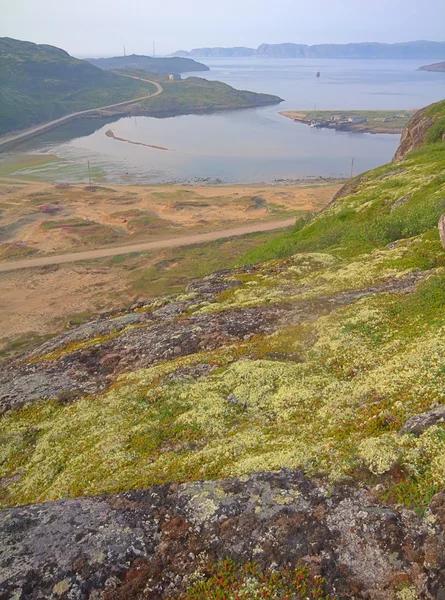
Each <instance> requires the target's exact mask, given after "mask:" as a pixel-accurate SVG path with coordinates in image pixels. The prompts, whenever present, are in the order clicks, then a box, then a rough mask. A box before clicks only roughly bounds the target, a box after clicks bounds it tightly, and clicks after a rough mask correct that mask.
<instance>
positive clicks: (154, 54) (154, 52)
mask: <svg viewBox="0 0 445 600" xmlns="http://www.w3.org/2000/svg"><path fill="white" fill-rule="evenodd" d="M155 56H156V47H155V43H154V42H153V58H154V57H155Z"/></svg>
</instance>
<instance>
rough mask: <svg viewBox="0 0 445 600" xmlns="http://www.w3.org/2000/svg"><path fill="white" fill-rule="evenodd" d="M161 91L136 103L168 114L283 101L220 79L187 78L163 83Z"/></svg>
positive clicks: (147, 110) (148, 110) (151, 111)
mask: <svg viewBox="0 0 445 600" xmlns="http://www.w3.org/2000/svg"><path fill="white" fill-rule="evenodd" d="M162 86H163V88H164V93H163V94H162V96H156V97H154V98H150V99H148V100H143V101H142V102H140V103H139V106H140V107H141V108H142V111H143V114H147V115H153V116H161V117H162V116H164V115H166V116H168V115H175V114H178V115H179V114H187V113H193V112H206V111H214V110H224V109H236V108H251V107H255V106H267V105H269V104H279V103H280V102H282V101H283V100H282V99H281V98H279V97H278V96H273V95H272V94H260V93H257V92H249V91H245V90H236V89H235V88H233V87H231V86H230V85H227V84H226V83H222V82H221V81H208V80H207V79H201V78H200V77H189V78H187V79H183V80H181V81H166V82H165V83H164V82H163V83H162Z"/></svg>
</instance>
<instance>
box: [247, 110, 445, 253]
mask: <svg viewBox="0 0 445 600" xmlns="http://www.w3.org/2000/svg"><path fill="white" fill-rule="evenodd" d="M427 115H430V116H433V117H434V119H435V124H434V125H433V127H431V129H430V130H429V132H428V134H427V140H426V142H425V144H424V145H423V146H422V147H421V148H419V149H418V150H416V151H415V152H412V153H410V154H409V155H408V156H407V157H406V158H405V160H404V161H403V163H390V164H387V165H384V166H383V167H380V168H378V169H374V170H373V171H370V172H368V173H365V174H364V175H361V176H359V177H357V178H356V179H355V180H353V182H352V184H350V185H351V189H353V193H351V194H349V195H345V196H344V197H342V198H340V199H339V200H338V201H337V202H335V203H334V204H333V205H332V206H331V207H330V208H328V209H327V210H326V211H325V212H324V213H323V214H322V215H321V216H319V217H317V218H316V219H315V220H313V221H312V222H311V223H310V224H309V225H307V224H306V222H305V221H303V220H302V221H299V222H297V224H296V226H295V228H294V230H293V231H289V232H286V233H284V234H283V235H282V236H281V238H279V239H276V240H273V241H272V242H271V243H270V244H266V245H265V246H263V247H260V248H257V249H256V250H254V251H252V252H251V253H249V254H248V255H247V256H246V257H245V258H244V259H243V260H242V261H241V262H244V263H250V262H261V261H263V260H268V259H271V258H282V257H284V256H289V255H290V254H293V253H295V252H318V251H326V250H329V251H333V252H335V253H336V254H337V255H341V256H355V255H357V254H362V253H366V252H370V251H371V250H372V249H374V248H378V247H383V246H386V245H387V244H389V243H391V242H394V241H396V240H399V239H401V238H409V237H412V236H416V235H419V234H421V233H424V232H427V231H430V230H435V229H436V228H437V223H438V220H439V217H440V215H441V214H442V212H443V211H444V200H443V186H444V183H445V174H444V173H445V152H444V145H443V143H442V142H441V139H442V135H443V133H444V132H445V102H441V103H439V104H436V105H433V106H432V107H430V109H429V112H428V113H427ZM408 194H410V197H409V198H407V199H406V202H405V203H403V204H402V205H401V206H400V207H399V208H397V209H395V210H392V207H393V205H394V203H395V202H397V201H399V200H401V199H402V198H404V197H405V196H407V195H408Z"/></svg>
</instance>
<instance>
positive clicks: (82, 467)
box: [0, 102, 445, 599]
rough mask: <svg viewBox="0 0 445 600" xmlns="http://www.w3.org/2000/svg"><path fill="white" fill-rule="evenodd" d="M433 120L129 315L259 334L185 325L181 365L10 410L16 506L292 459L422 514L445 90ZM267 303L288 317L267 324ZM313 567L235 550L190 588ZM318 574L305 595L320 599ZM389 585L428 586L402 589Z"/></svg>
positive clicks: (429, 468)
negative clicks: (264, 237) (265, 562)
mask: <svg viewBox="0 0 445 600" xmlns="http://www.w3.org/2000/svg"><path fill="white" fill-rule="evenodd" d="M423 118H428V119H431V121H432V124H431V126H430V127H429V129H428V131H427V132H426V133H425V135H424V137H423V139H422V140H421V143H420V144H419V143H417V149H416V150H414V151H411V152H408V153H407V154H406V156H405V157H403V159H402V160H399V161H398V162H394V163H392V164H388V165H385V166H383V167H381V168H379V169H376V170H373V171H370V172H368V173H365V174H364V175H361V176H360V177H358V178H356V179H355V180H353V181H352V182H351V183H350V184H348V185H347V186H345V187H344V188H343V190H342V191H341V192H340V193H339V194H337V198H336V200H335V201H334V202H333V203H331V204H330V205H329V206H328V207H327V208H326V209H325V210H324V211H323V212H322V213H321V214H320V215H319V216H317V217H315V218H312V219H309V218H307V217H306V218H305V219H303V220H300V221H297V224H296V225H295V227H294V228H293V229H291V230H289V231H287V232H286V233H283V234H280V235H278V236H275V237H274V238H273V239H272V240H271V241H270V242H269V243H266V244H264V245H262V246H261V247H259V248H256V249H255V250H252V251H250V252H249V253H248V254H247V255H245V256H244V257H243V258H242V259H241V260H240V261H239V264H238V267H237V268H235V269H234V270H228V271H225V272H223V273H222V274H221V275H220V281H222V282H223V284H224V285H223V286H222V287H221V290H220V291H218V292H217V293H214V294H213V295H212V296H211V297H210V296H208V297H203V296H202V294H200V292H199V289H200V288H199V285H198V286H197V287H196V286H195V287H194V288H193V287H192V288H191V289H189V290H188V292H187V293H186V294H182V295H179V296H174V297H168V298H163V299H160V300H158V301H156V302H152V303H147V304H146V305H141V306H138V307H136V308H134V310H133V313H134V314H135V315H136V314H139V315H140V314H142V313H147V315H155V314H157V313H156V311H158V310H163V311H164V313H163V314H167V312H168V310H169V306H170V307H171V309H176V308H178V307H180V310H179V312H178V313H177V316H175V319H176V320H175V323H176V326H177V327H181V326H183V327H184V328H185V331H186V333H187V332H188V335H190V336H193V335H195V333H196V330H197V328H198V329H199V327H198V324H199V323H200V322H203V320H204V319H208V321H206V322H209V323H213V322H217V320H218V319H222V318H225V317H226V316H227V318H229V317H230V318H233V319H235V318H237V319H239V321H238V322H239V323H242V315H244V314H253V315H255V314H257V315H258V316H257V320H258V322H259V324H258V330H257V331H256V332H253V333H252V332H250V333H249V332H248V333H247V334H245V335H244V334H243V335H241V334H240V335H239V337H238V339H235V338H236V336H235V334H234V335H233V336H232V338H231V339H226V340H224V339H223V338H222V335H223V334H222V330H220V329H218V330H215V331H212V330H211V329H210V328H209V331H208V333H207V337H206V339H205V342H203V343H202V344H201V345H200V347H199V348H198V349H197V350H196V349H195V350H193V351H189V352H182V350H181V344H182V341H181V339H180V338H181V335H182V334H180V333H178V334H175V335H174V336H173V338H172V339H171V340H170V341H171V343H172V344H173V346H174V347H173V349H172V353H171V354H170V355H169V356H170V358H169V359H168V360H166V359H162V358H159V359H158V360H154V361H153V364H152V365H151V366H148V367H146V368H139V369H133V370H131V371H129V370H128V369H124V368H122V369H121V371H120V372H119V373H118V375H117V376H116V377H115V378H114V379H112V381H111V382H110V384H109V385H108V386H107V388H106V389H104V390H103V391H101V392H99V393H94V394H90V395H88V394H84V395H83V396H82V397H76V398H72V397H67V398H65V399H63V398H62V399H61V398H60V397H59V398H57V399H55V398H42V399H40V400H36V401H32V402H27V403H26V404H24V405H23V406H19V407H16V408H14V407H12V408H11V409H10V410H7V411H5V413H4V415H3V417H2V423H1V433H0V435H1V439H2V442H3V443H2V455H1V463H0V464H1V470H0V477H3V478H5V480H6V479H7V480H8V481H9V482H10V483H9V484H8V485H7V486H5V487H4V488H3V491H2V503H3V506H17V505H21V504H26V503H31V502H43V501H48V500H56V499H60V498H70V497H76V496H85V495H93V494H101V493H115V492H124V491H126V490H136V489H140V488H147V487H149V486H152V485H155V484H163V483H167V482H185V481H193V480H202V479H206V480H209V479H216V478H224V477H230V476H238V477H243V476H244V475H247V474H249V473H252V472H261V471H276V470H279V469H282V468H283V467H285V468H289V469H302V470H304V472H305V473H306V474H307V475H309V476H311V477H314V478H319V479H323V480H324V481H327V482H329V483H330V484H348V485H352V486H356V487H359V488H360V487H368V488H372V489H374V490H375V493H376V494H377V496H378V497H379V498H380V500H381V501H382V502H385V503H389V504H394V505H404V506H406V507H409V508H412V509H414V510H415V511H417V513H418V514H419V515H423V514H424V513H425V511H426V510H427V508H428V506H429V503H430V501H431V499H432V497H433V496H434V495H435V494H437V493H438V492H440V491H441V490H443V488H444V486H445V424H444V422H443V418H442V419H441V418H439V416H438V418H437V419H433V418H429V419H428V418H426V417H425V418H420V425H419V423H418V424H417V426H416V427H410V423H412V419H413V418H414V417H418V416H419V415H425V414H426V413H429V412H430V411H433V410H436V413H434V414H437V415H440V411H439V412H437V409H439V408H440V407H441V406H443V404H444V395H445V392H444V377H445V348H444V344H443V339H444V334H445V313H444V311H443V307H444V306H445V251H444V248H443V247H442V245H441V242H440V238H439V232H438V228H437V224H438V221H439V218H440V216H441V215H442V213H443V212H444V210H445V145H444V143H443V141H442V138H443V134H444V132H445V102H441V103H439V104H437V105H434V106H432V107H429V108H428V109H427V110H426V111H425V112H424V114H423ZM252 263H255V266H251V265H252ZM246 265H247V267H246ZM203 285H205V281H204V282H203ZM166 311H167V312H166ZM243 311H245V312H243ZM247 311H251V312H249V313H248V312H247ZM255 311H256V312H255ZM172 314H173V313H172ZM266 314H274V315H278V316H277V317H276V319H275V321H274V323H273V326H271V328H270V329H269V330H267V328H263V329H262V330H261V321H262V320H263V318H264V317H263V316H264V315H266ZM132 318H133V317H132ZM212 319H213V321H212ZM144 326H145V325H142V324H141V323H140V322H139V323H136V324H134V323H133V324H132V323H129V324H128V326H126V327H125V328H124V329H120V330H118V329H116V330H114V331H111V332H108V333H107V334H103V335H102V334H97V335H94V336H92V337H90V338H88V339H85V338H77V339H75V338H72V339H71V341H69V342H68V341H66V342H65V341H63V338H61V341H60V342H59V343H57V341H56V342H52V343H50V345H44V346H42V347H41V349H40V350H37V351H36V352H34V353H33V354H32V355H28V356H27V357H25V358H23V359H22V364H24V363H23V361H24V362H28V364H30V365H47V366H45V368H53V366H54V368H55V367H56V365H57V364H58V361H69V360H75V359H76V357H77V356H79V353H82V352H85V351H86V350H88V349H89V350H91V349H95V350H98V349H100V347H101V345H106V344H109V343H111V342H112V343H114V344H116V343H118V340H119V338H120V337H121V336H128V335H129V333H128V332H129V331H130V332H133V333H134V332H135V331H136V332H137V333H136V334H134V335H139V333H140V331H142V329H141V328H143V327H144ZM187 328H188V329H187ZM122 339H129V338H124V337H122ZM175 344H177V345H175ZM146 351H147V352H149V348H148V347H147V350H146ZM88 356H90V357H91V356H92V355H91V354H90V355H88ZM144 356H145V354H144V355H143V356H142V357H139V358H140V360H143V358H144ZM63 364H68V362H65V363H63ZM42 368H43V367H42ZM422 423H423V425H422ZM286 501H287V500H286V499H284V500H283V502H286ZM243 569H245V570H244V571H243ZM274 577H275V579H274V581H275V592H274V593H269V592H268V586H269V584H270V582H271V578H274ZM305 577H306V575H305V573H304V572H301V571H300V572H296V573H294V572H281V573H280V574H279V575H276V574H273V573H269V572H261V571H260V570H259V567H258V566H256V565H254V564H252V565H245V566H244V567H241V566H239V565H232V564H231V563H222V564H220V565H217V566H215V571H214V572H213V573H212V574H210V575H209V577H208V578H207V579H206V581H204V582H197V583H196V585H194V586H192V587H190V589H189V591H188V596H185V597H186V598H190V599H193V598H198V597H204V596H205V597H208V598H226V597H227V598H232V597H233V598H244V597H246V598H247V597H249V598H251V597H258V598H281V597H283V598H285V597H300V596H298V595H297V594H301V593H302V592H301V589H300V588H299V587H298V586H299V585H304V581H305ZM234 581H236V583H234ZM311 585H312V588H311V589H312V591H310V592H308V593H307V596H308V597H314V598H322V597H324V596H323V595H322V591H321V590H320V592H313V590H316V589H317V588H316V585H315V584H313V583H312V584H311ZM209 586H210V587H209ZM279 586H281V588H280V587H279ZM313 586H315V587H313ZM277 589H282V590H283V593H282V594H281V595H280V594H278V593H276V590H277ZM246 590H247V591H246ZM249 590H250V592H249ZM252 590H253V591H252ZM263 592H264V593H263ZM249 593H250V594H251V595H250V596H249ZM312 593H313V595H310V594H312ZM268 594H269V595H268ZM274 594H275V595H274ZM292 594H293V595H292ZM393 597H397V598H417V595H416V591H415V590H412V589H411V588H409V587H403V586H402V587H401V589H400V592H398V595H397V596H393ZM425 597H426V596H425Z"/></svg>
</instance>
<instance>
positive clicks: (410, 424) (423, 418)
mask: <svg viewBox="0 0 445 600" xmlns="http://www.w3.org/2000/svg"><path fill="white" fill-rule="evenodd" d="M444 422H445V406H438V407H437V408H433V409H432V410H430V411H428V412H426V413H423V414H421V415H415V416H414V417H411V419H409V420H408V421H407V422H406V423H405V425H404V426H403V428H402V429H401V430H400V433H402V434H403V433H414V434H415V435H420V434H422V433H423V432H424V431H426V430H427V429H429V428H430V427H432V426H433V425H436V424H438V423H444Z"/></svg>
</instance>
